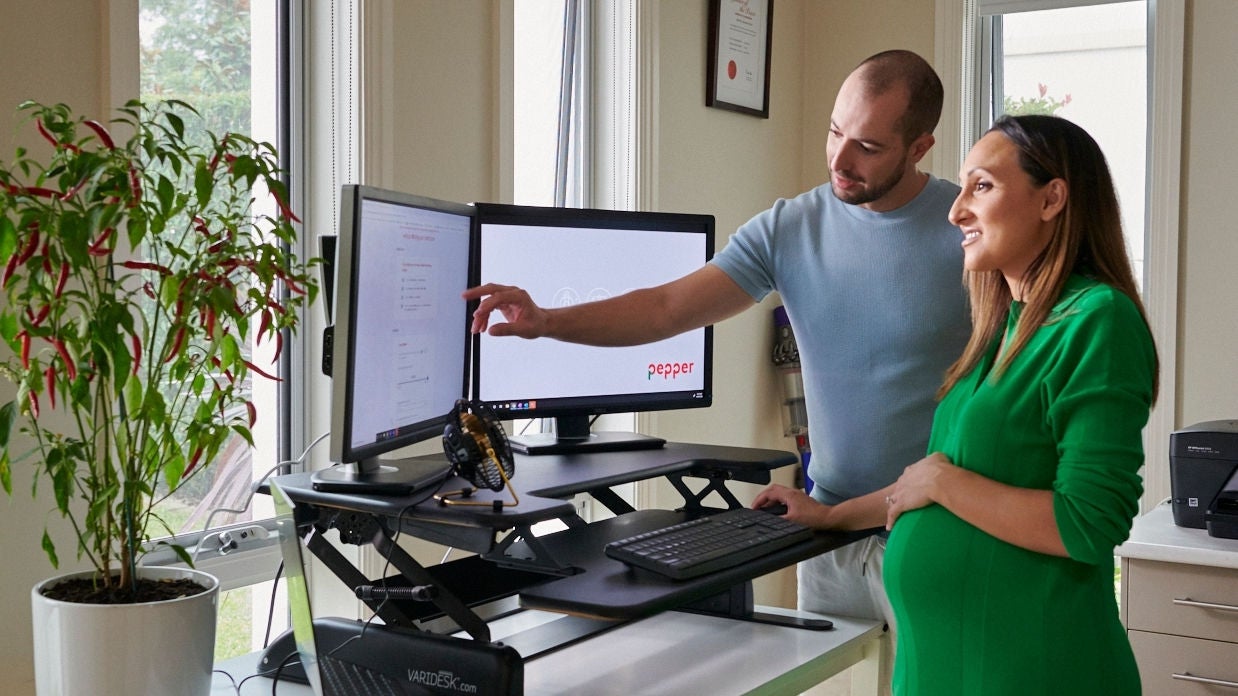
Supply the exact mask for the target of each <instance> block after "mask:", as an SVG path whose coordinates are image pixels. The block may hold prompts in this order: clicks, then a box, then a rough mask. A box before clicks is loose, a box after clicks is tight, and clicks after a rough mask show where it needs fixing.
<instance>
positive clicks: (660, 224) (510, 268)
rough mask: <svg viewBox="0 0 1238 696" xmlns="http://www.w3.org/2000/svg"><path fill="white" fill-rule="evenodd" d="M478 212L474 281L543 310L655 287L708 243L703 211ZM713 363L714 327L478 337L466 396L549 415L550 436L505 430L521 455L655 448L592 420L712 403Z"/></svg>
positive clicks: (710, 230) (700, 255) (518, 412)
mask: <svg viewBox="0 0 1238 696" xmlns="http://www.w3.org/2000/svg"><path fill="white" fill-rule="evenodd" d="M476 207H477V216H478V219H477V223H478V229H479V232H480V236H479V247H478V256H479V260H478V272H479V274H480V279H481V281H482V282H485V283H501V284H505V285H516V286H519V287H521V288H523V289H525V290H526V291H527V292H528V293H529V295H530V296H531V297H532V298H533V301H534V302H536V303H537V304H539V305H541V306H543V307H548V308H549V307H563V306H567V305H573V304H578V303H582V302H590V301H593V300H600V299H605V298H608V297H613V296H616V295H620V294H623V293H625V292H628V291H629V290H635V289H638V288H644V287H651V286H655V285H660V284H662V283H665V282H668V281H671V280H674V279H676V278H679V277H681V276H684V275H687V274H688V273H691V272H692V271H695V270H697V269H699V268H700V267H701V266H702V265H703V264H704V263H705V262H706V261H708V260H709V258H710V257H711V256H712V255H713V250H714V219H713V217H712V216H709V215H691V214H684V213H654V212H631V211H610V210H588V209H578V208H548V207H535V206H514V205H497V204H484V203H478V204H477V205H476ZM500 320H501V319H497V318H496V319H495V321H500ZM712 361H713V329H712V327H705V328H701V329H696V330H694V331H689V332H686V333H683V334H680V335H678V336H674V337H672V338H668V339H665V340H662V341H658V342H655V343H650V344H645V345H639V346H631V347H622V348H610V347H607V348H599V347H593V346H584V345H577V344H571V343H565V342H562V341H556V340H553V339H548V338H542V339H536V340H524V339H517V338H510V337H499V338H495V337H492V336H489V335H487V334H482V335H480V336H479V337H478V341H477V344H476V345H475V347H474V354H473V397H474V398H475V399H477V400H479V401H481V402H483V403H484V404H485V405H486V406H488V407H489V408H490V409H491V410H492V411H494V412H495V414H496V415H497V416H499V417H500V418H543V417H554V418H555V423H556V427H555V432H554V433H551V434H544V433H535V434H523V435H522V434H513V435H512V436H511V440H512V447H513V449H515V450H516V451H519V452H522V453H525V454H543V453H562V452H573V451H589V450H597V449H603V450H604V449H638V448H643V447H658V446H661V445H662V444H664V441H662V440H660V439H657V438H649V437H643V436H640V435H637V434H635V433H607V432H594V431H591V430H590V428H589V423H590V419H591V418H593V417H594V416H597V415H600V414H604V413H626V412H637V411H655V410H666V409H680V408H700V407H706V406H709V405H710V404H711V403H712V370H713V365H712Z"/></svg>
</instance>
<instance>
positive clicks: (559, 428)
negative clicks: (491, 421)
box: [508, 416, 666, 455]
mask: <svg viewBox="0 0 1238 696" xmlns="http://www.w3.org/2000/svg"><path fill="white" fill-rule="evenodd" d="M508 440H509V441H510V442H511V446H512V450H513V451H515V452H519V453H520V454H525V455H538V454H588V453H591V452H626V451H631V450H647V449H661V448H662V447H663V446H664V445H666V440H663V439H662V438H660V437H653V436H651V435H642V434H641V433H628V432H622V431H600V432H593V431H591V430H590V429H589V417H588V416H559V417H558V418H555V432H553V433H524V434H521V435H512V436H510V437H508Z"/></svg>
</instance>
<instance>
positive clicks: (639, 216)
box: [470, 203, 715, 451]
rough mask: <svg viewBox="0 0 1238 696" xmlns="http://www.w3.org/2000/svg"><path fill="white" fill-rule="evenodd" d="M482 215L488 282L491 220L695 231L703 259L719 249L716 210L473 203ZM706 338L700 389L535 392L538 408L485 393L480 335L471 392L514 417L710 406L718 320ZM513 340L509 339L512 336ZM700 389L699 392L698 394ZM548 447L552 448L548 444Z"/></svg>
mask: <svg viewBox="0 0 1238 696" xmlns="http://www.w3.org/2000/svg"><path fill="white" fill-rule="evenodd" d="M473 205H474V207H475V208H476V209H477V218H476V220H475V221H474V226H475V229H476V230H477V252H476V253H477V260H476V262H475V266H476V271H477V273H478V274H479V277H480V279H481V280H482V281H484V282H489V281H490V280H500V279H488V278H487V277H486V275H485V274H486V269H485V268H484V267H482V265H481V264H482V261H481V256H482V253H483V247H484V245H485V234H486V226H487V225H490V224H499V225H522V226H549V227H559V228H562V227H581V228H600V229H614V230H640V231H654V232H680V233H682V232H690V233H693V234H701V235H703V236H704V237H705V255H704V258H703V259H702V260H701V265H702V266H703V265H704V264H705V263H707V262H708V261H709V260H710V259H712V258H713V255H714V243H715V223H714V217H713V216H712V215H706V214H697V213H678V212H652V211H629V210H603V209H596V208H565V207H549V206H531V205H513V204H501V203H474V204H473ZM702 330H703V332H704V334H703V343H704V346H703V348H704V353H703V357H704V363H705V370H704V379H703V382H702V386H701V387H700V388H699V389H688V390H679V391H675V392H660V393H657V394H648V393H636V394H630V393H629V394H597V395H590V396H584V397H543V396H534V395H530V399H537V401H538V406H537V408H536V409H535V410H524V409H519V410H513V409H508V408H505V407H504V406H503V403H502V402H495V401H489V400H485V399H482V397H481V388H482V380H483V379H484V375H482V373H481V364H480V363H481V358H482V350H481V337H480V336H475V337H474V341H473V345H472V351H471V352H472V359H471V365H472V366H471V370H470V373H471V374H472V383H471V390H470V394H471V397H472V398H473V399H474V400H475V401H478V402H480V403H483V404H485V405H486V407H487V408H489V409H490V410H491V411H492V412H494V414H495V415H496V416H498V417H499V418H502V419H505V420H509V419H514V418H521V419H524V418H555V419H565V418H579V417H581V416H584V417H587V418H592V417H594V416H599V415H605V414H610V413H644V412H653V411H670V410H680V409H688V408H707V407H709V406H712V405H713V370H714V365H713V363H714V355H713V353H714V340H713V326H705V327H703V329H702ZM509 340H510V339H509ZM698 393H699V395H694V394H698ZM548 451H549V450H548Z"/></svg>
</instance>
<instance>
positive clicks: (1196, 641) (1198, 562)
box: [1118, 504, 1238, 696]
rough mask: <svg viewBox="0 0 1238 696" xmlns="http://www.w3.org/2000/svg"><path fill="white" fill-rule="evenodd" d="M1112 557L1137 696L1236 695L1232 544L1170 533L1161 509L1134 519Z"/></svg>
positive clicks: (1236, 558)
mask: <svg viewBox="0 0 1238 696" xmlns="http://www.w3.org/2000/svg"><path fill="white" fill-rule="evenodd" d="M1118 555H1119V556H1121V563H1122V586H1121V589H1122V595H1121V596H1122V601H1121V611H1122V622H1123V624H1125V626H1126V629H1127V634H1128V635H1129V636H1130V641H1131V647H1132V648H1133V649H1134V651H1135V659H1136V660H1137V661H1138V663H1139V673H1140V676H1141V678H1142V679H1143V690H1144V694H1146V695H1148V696H1156V695H1159V694H1166V695H1167V696H1168V695H1172V696H1192V695H1194V694H1200V695H1201V696H1217V695H1218V694H1230V693H1232V694H1234V695H1235V696H1238V540H1233V539H1216V538H1213V537H1210V536H1208V533H1207V532H1206V531H1204V530H1202V529H1186V528H1182V527H1177V526H1175V525H1174V523H1173V515H1172V511H1171V509H1170V507H1169V506H1168V505H1167V504H1166V505H1160V506H1158V507H1157V508H1156V509H1154V510H1153V511H1151V512H1149V513H1148V514H1147V515H1144V516H1143V517H1140V518H1139V519H1137V520H1135V526H1134V529H1132V530H1131V537H1130V539H1129V540H1128V541H1127V542H1126V543H1125V544H1123V545H1122V546H1120V547H1119V548H1118Z"/></svg>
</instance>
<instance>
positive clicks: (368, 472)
mask: <svg viewBox="0 0 1238 696" xmlns="http://www.w3.org/2000/svg"><path fill="white" fill-rule="evenodd" d="M450 473H451V463H450V462H448V461H447V459H446V458H442V459H440V458H438V457H431V458H425V457H416V458H409V459H367V460H365V461H362V462H357V463H355V464H337V465H335V466H333V467H331V468H329V469H320V470H318V471H315V472H314V474H313V476H311V477H310V483H311V484H312V485H313V487H314V490H316V491H323V492H326V493H374V494H378V495H411V494H413V493H415V492H417V491H420V490H422V489H425V488H430V487H432V486H436V485H438V483H439V482H440V481H442V480H443V479H445V478H447V476H448V475H449V474H450Z"/></svg>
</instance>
